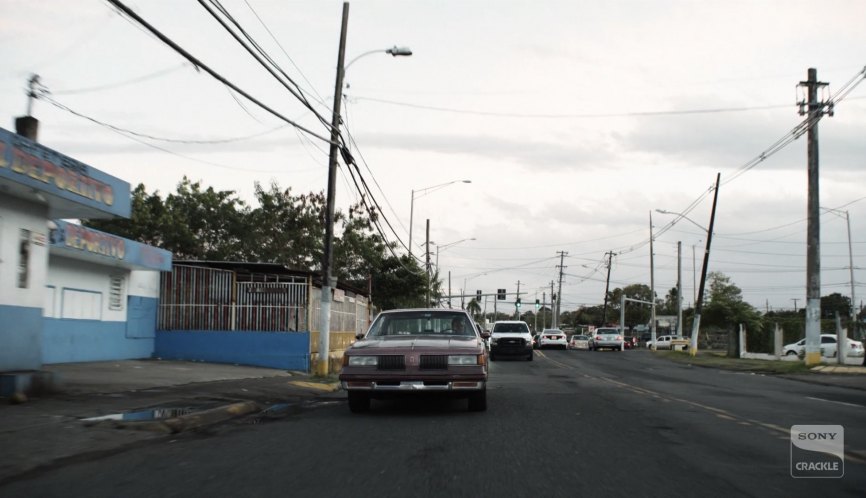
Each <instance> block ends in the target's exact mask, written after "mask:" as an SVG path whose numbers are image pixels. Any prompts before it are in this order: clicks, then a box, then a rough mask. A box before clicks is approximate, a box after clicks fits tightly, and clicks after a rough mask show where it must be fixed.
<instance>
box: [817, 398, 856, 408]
mask: <svg viewBox="0 0 866 498" xmlns="http://www.w3.org/2000/svg"><path fill="white" fill-rule="evenodd" d="M806 399H814V400H815V401H825V402H827V403H836V404H838V405H845V406H853V407H855V408H866V406H863V405H857V404H854V403H845V402H844V401H833V400H832V399H823V398H813V397H811V396H806Z"/></svg>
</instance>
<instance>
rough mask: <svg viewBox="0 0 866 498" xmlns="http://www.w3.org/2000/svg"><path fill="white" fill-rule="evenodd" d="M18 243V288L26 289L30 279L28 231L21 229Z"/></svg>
mask: <svg viewBox="0 0 866 498" xmlns="http://www.w3.org/2000/svg"><path fill="white" fill-rule="evenodd" d="M20 234H21V235H20V236H19V241H18V288H19V289H26V288H27V287H28V280H29V279H30V278H29V277H30V230H27V229H25V228H22V229H21V232H20Z"/></svg>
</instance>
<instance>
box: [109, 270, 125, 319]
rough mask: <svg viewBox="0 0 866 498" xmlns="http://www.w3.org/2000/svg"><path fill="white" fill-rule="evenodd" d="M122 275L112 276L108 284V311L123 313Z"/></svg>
mask: <svg viewBox="0 0 866 498" xmlns="http://www.w3.org/2000/svg"><path fill="white" fill-rule="evenodd" d="M124 280H126V279H125V278H124V276H123V275H112V276H111V281H110V283H109V284H108V309H110V310H114V311H123V283H124Z"/></svg>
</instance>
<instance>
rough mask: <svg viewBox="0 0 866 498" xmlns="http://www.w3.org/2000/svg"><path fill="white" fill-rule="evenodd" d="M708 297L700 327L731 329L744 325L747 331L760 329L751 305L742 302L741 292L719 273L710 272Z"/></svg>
mask: <svg viewBox="0 0 866 498" xmlns="http://www.w3.org/2000/svg"><path fill="white" fill-rule="evenodd" d="M707 281H708V282H709V296H708V302H707V305H706V307H705V308H704V312H703V314H702V316H701V326H703V325H704V324H706V325H716V326H719V327H724V328H727V329H732V328H734V327H736V326H737V325H738V324H741V323H742V324H745V325H746V328H747V329H748V330H753V331H760V330H761V329H762V323H761V316H760V314H759V313H758V310H756V309H755V308H754V307H753V306H752V305H750V304H749V303H746V302H745V301H743V295H742V291H741V290H740V288H739V287H737V286H736V285H734V283H733V282H731V279H730V278H729V277H727V276H725V275H724V274H723V273H721V272H710V274H709V275H708V276H707Z"/></svg>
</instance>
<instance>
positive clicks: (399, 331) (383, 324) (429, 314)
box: [339, 309, 487, 413]
mask: <svg viewBox="0 0 866 498" xmlns="http://www.w3.org/2000/svg"><path fill="white" fill-rule="evenodd" d="M485 335H486V334H485ZM482 338H483V336H481V335H479V333H478V330H477V329H476V328H475V327H474V326H473V324H472V318H471V317H470V316H469V314H468V313H466V312H465V311H463V310H450V309H409V310H389V311H383V312H381V313H380V314H379V316H377V317H376V319H375V320H374V321H373V323H372V324H371V325H370V328H369V329H368V330H367V333H366V334H364V335H360V334H359V336H358V339H359V340H358V341H357V342H355V343H354V344H352V346H350V347H349V349H347V350H346V352H345V354H344V355H343V369H342V370H341V371H340V377H339V378H340V383H341V385H342V388H343V390H345V391H346V392H347V394H348V397H349V410H351V411H352V412H353V413H357V412H364V411H368V410H369V409H370V400H371V399H374V398H385V397H400V396H418V395H425V394H426V395H442V396H448V397H460V398H467V399H468V400H469V410H470V411H484V410H486V409H487V351H486V350H485V348H484V344H483V343H482Z"/></svg>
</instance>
